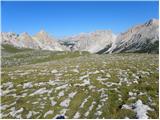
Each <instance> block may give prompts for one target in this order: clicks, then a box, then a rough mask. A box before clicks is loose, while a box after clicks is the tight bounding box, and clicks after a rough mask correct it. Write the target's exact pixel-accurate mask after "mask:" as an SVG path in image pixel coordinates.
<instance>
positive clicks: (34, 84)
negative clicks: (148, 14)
mask: <svg viewBox="0 0 160 120" xmlns="http://www.w3.org/2000/svg"><path fill="white" fill-rule="evenodd" d="M2 47H3V49H2V58H1V60H2V71H1V86H0V87H1V92H0V95H1V106H0V109H1V115H0V116H1V118H11V119H14V118H17V119H19V118H24V119H25V118H32V119H34V118H39V119H40V118H44V119H52V118H57V117H58V116H64V117H65V118H70V119H72V118H82V119H83V118H88V119H96V118H105V119H110V118H115V119H116V118H122V119H123V118H153V119H154V118H159V89H158V88H159V86H158V85H159V65H158V61H159V60H158V56H159V55H158V54H145V53H123V54H102V55H97V54H89V53H87V52H50V51H37V50H30V49H24V50H20V49H15V48H12V47H10V46H2ZM12 49H14V50H12ZM10 51H12V52H10Z"/></svg>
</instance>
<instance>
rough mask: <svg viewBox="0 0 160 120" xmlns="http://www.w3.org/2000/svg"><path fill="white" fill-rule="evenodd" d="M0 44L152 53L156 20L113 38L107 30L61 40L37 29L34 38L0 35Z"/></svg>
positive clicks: (156, 39)
mask: <svg viewBox="0 0 160 120" xmlns="http://www.w3.org/2000/svg"><path fill="white" fill-rule="evenodd" d="M1 38H2V44H10V45H13V46H15V47H20V48H32V49H42V50H51V51H66V50H67V51H68V50H70V51H88V52H91V53H100V54H101V53H120V52H148V53H150V52H154V53H158V51H159V20H157V19H151V20H149V21H147V22H146V23H144V24H141V25H136V26H133V27H132V28H130V29H128V30H127V31H126V32H124V33H121V34H119V35H117V36H116V35H115V34H114V33H113V32H112V31H110V30H98V31H95V32H90V33H81V34H78V35H73V36H69V37H65V38H63V39H62V40H58V39H57V38H55V37H53V36H50V35H49V34H48V33H47V32H45V31H44V30H41V31H40V32H38V33H37V34H36V35H34V36H30V35H29V34H28V33H26V32H25V33H22V34H20V35H17V34H16V33H12V32H8V33H4V32H2V33H1Z"/></svg>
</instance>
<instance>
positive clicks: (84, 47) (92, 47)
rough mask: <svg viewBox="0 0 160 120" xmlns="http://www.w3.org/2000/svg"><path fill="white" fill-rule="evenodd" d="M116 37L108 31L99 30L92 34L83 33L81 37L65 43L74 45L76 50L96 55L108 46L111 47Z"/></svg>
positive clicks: (75, 37) (67, 39) (69, 38)
mask: <svg viewBox="0 0 160 120" xmlns="http://www.w3.org/2000/svg"><path fill="white" fill-rule="evenodd" d="M115 38H116V36H115V35H114V34H113V33H112V32H111V31H107V30H99V31H95V32H91V33H81V34H79V35H75V36H71V37H68V38H65V41H68V42H70V43H74V44H75V45H74V47H73V49H74V50H80V51H89V52H91V53H96V52H98V51H100V50H102V49H103V48H104V47H106V46H107V45H111V44H112V42H113V41H114V40H115Z"/></svg>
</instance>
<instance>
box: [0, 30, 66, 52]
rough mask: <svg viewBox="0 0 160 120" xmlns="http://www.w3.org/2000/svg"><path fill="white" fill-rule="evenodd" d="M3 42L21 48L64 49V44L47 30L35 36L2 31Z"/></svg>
mask: <svg viewBox="0 0 160 120" xmlns="http://www.w3.org/2000/svg"><path fill="white" fill-rule="evenodd" d="M1 38H2V44H10V45H13V46H15V47H20V48H33V49H42V50H52V51H64V50H66V49H65V47H64V46H61V45H60V44H59V43H58V41H57V39H55V38H54V37H51V36H49V35H48V34H47V33H46V32H45V31H43V30H42V31H40V32H39V33H37V34H36V35H35V36H33V37H32V36H30V35H29V34H28V33H22V34H20V35H17V34H16V33H10V32H9V33H1Z"/></svg>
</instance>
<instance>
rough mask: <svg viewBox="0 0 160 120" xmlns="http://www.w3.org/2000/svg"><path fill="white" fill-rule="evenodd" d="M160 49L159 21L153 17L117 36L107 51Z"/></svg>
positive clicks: (148, 50) (155, 50)
mask: <svg viewBox="0 0 160 120" xmlns="http://www.w3.org/2000/svg"><path fill="white" fill-rule="evenodd" d="M158 51H159V21H158V20H156V19H151V20H150V21H148V22H146V23H145V24H143V25H137V26H134V27H132V28H131V29H129V30H128V31H127V32H125V33H121V34H120V35H118V36H117V38H116V40H115V42H113V43H112V46H111V48H110V49H109V50H108V51H106V52H105V53H120V52H148V53H152V52H153V53H158Z"/></svg>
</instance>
